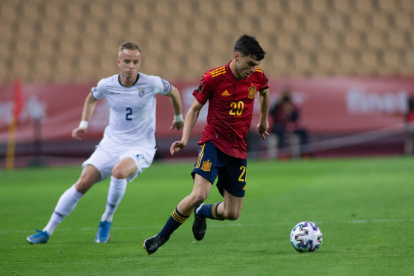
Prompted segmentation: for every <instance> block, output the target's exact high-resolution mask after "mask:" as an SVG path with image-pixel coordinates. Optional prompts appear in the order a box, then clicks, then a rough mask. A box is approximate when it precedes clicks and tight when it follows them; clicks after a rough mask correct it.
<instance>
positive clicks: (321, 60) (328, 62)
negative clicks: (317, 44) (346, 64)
mask: <svg viewBox="0 0 414 276" xmlns="http://www.w3.org/2000/svg"><path fill="white" fill-rule="evenodd" d="M316 62H317V65H318V66H315V67H317V68H322V69H324V70H325V71H326V69H333V68H335V67H337V62H336V61H335V59H334V55H333V54H332V52H330V51H319V52H317V54H316Z"/></svg>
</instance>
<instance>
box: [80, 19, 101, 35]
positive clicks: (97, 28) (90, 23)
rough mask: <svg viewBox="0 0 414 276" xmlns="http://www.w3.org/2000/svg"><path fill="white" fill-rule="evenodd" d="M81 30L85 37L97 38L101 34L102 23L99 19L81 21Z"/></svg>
mask: <svg viewBox="0 0 414 276" xmlns="http://www.w3.org/2000/svg"><path fill="white" fill-rule="evenodd" d="M82 25H83V31H84V34H85V36H86V37H87V38H93V39H97V38H99V37H100V36H102V33H103V30H102V24H101V22H100V21H97V20H94V19H90V20H86V21H84V22H83V24H82Z"/></svg>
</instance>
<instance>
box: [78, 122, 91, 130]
mask: <svg viewBox="0 0 414 276" xmlns="http://www.w3.org/2000/svg"><path fill="white" fill-rule="evenodd" d="M88 124H89V123H88V121H81V122H80V124H79V128H84V129H87V128H88Z"/></svg>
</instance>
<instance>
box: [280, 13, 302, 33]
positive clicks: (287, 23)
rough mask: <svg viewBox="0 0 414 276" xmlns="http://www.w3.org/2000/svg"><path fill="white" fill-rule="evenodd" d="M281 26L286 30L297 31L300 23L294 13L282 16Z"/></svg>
mask: <svg viewBox="0 0 414 276" xmlns="http://www.w3.org/2000/svg"><path fill="white" fill-rule="evenodd" d="M282 27H283V30H285V31H286V32H299V30H300V24H299V18H298V17H297V16H295V15H292V16H284V17H283V18H282Z"/></svg>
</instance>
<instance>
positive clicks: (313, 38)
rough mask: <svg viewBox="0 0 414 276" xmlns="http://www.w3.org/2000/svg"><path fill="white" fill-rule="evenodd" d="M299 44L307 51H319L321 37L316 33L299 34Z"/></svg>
mask: <svg viewBox="0 0 414 276" xmlns="http://www.w3.org/2000/svg"><path fill="white" fill-rule="evenodd" d="M298 42H299V45H300V47H301V48H302V49H305V50H318V49H319V36H318V35H316V34H315V33H309V32H307V33H299V34H298Z"/></svg>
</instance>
